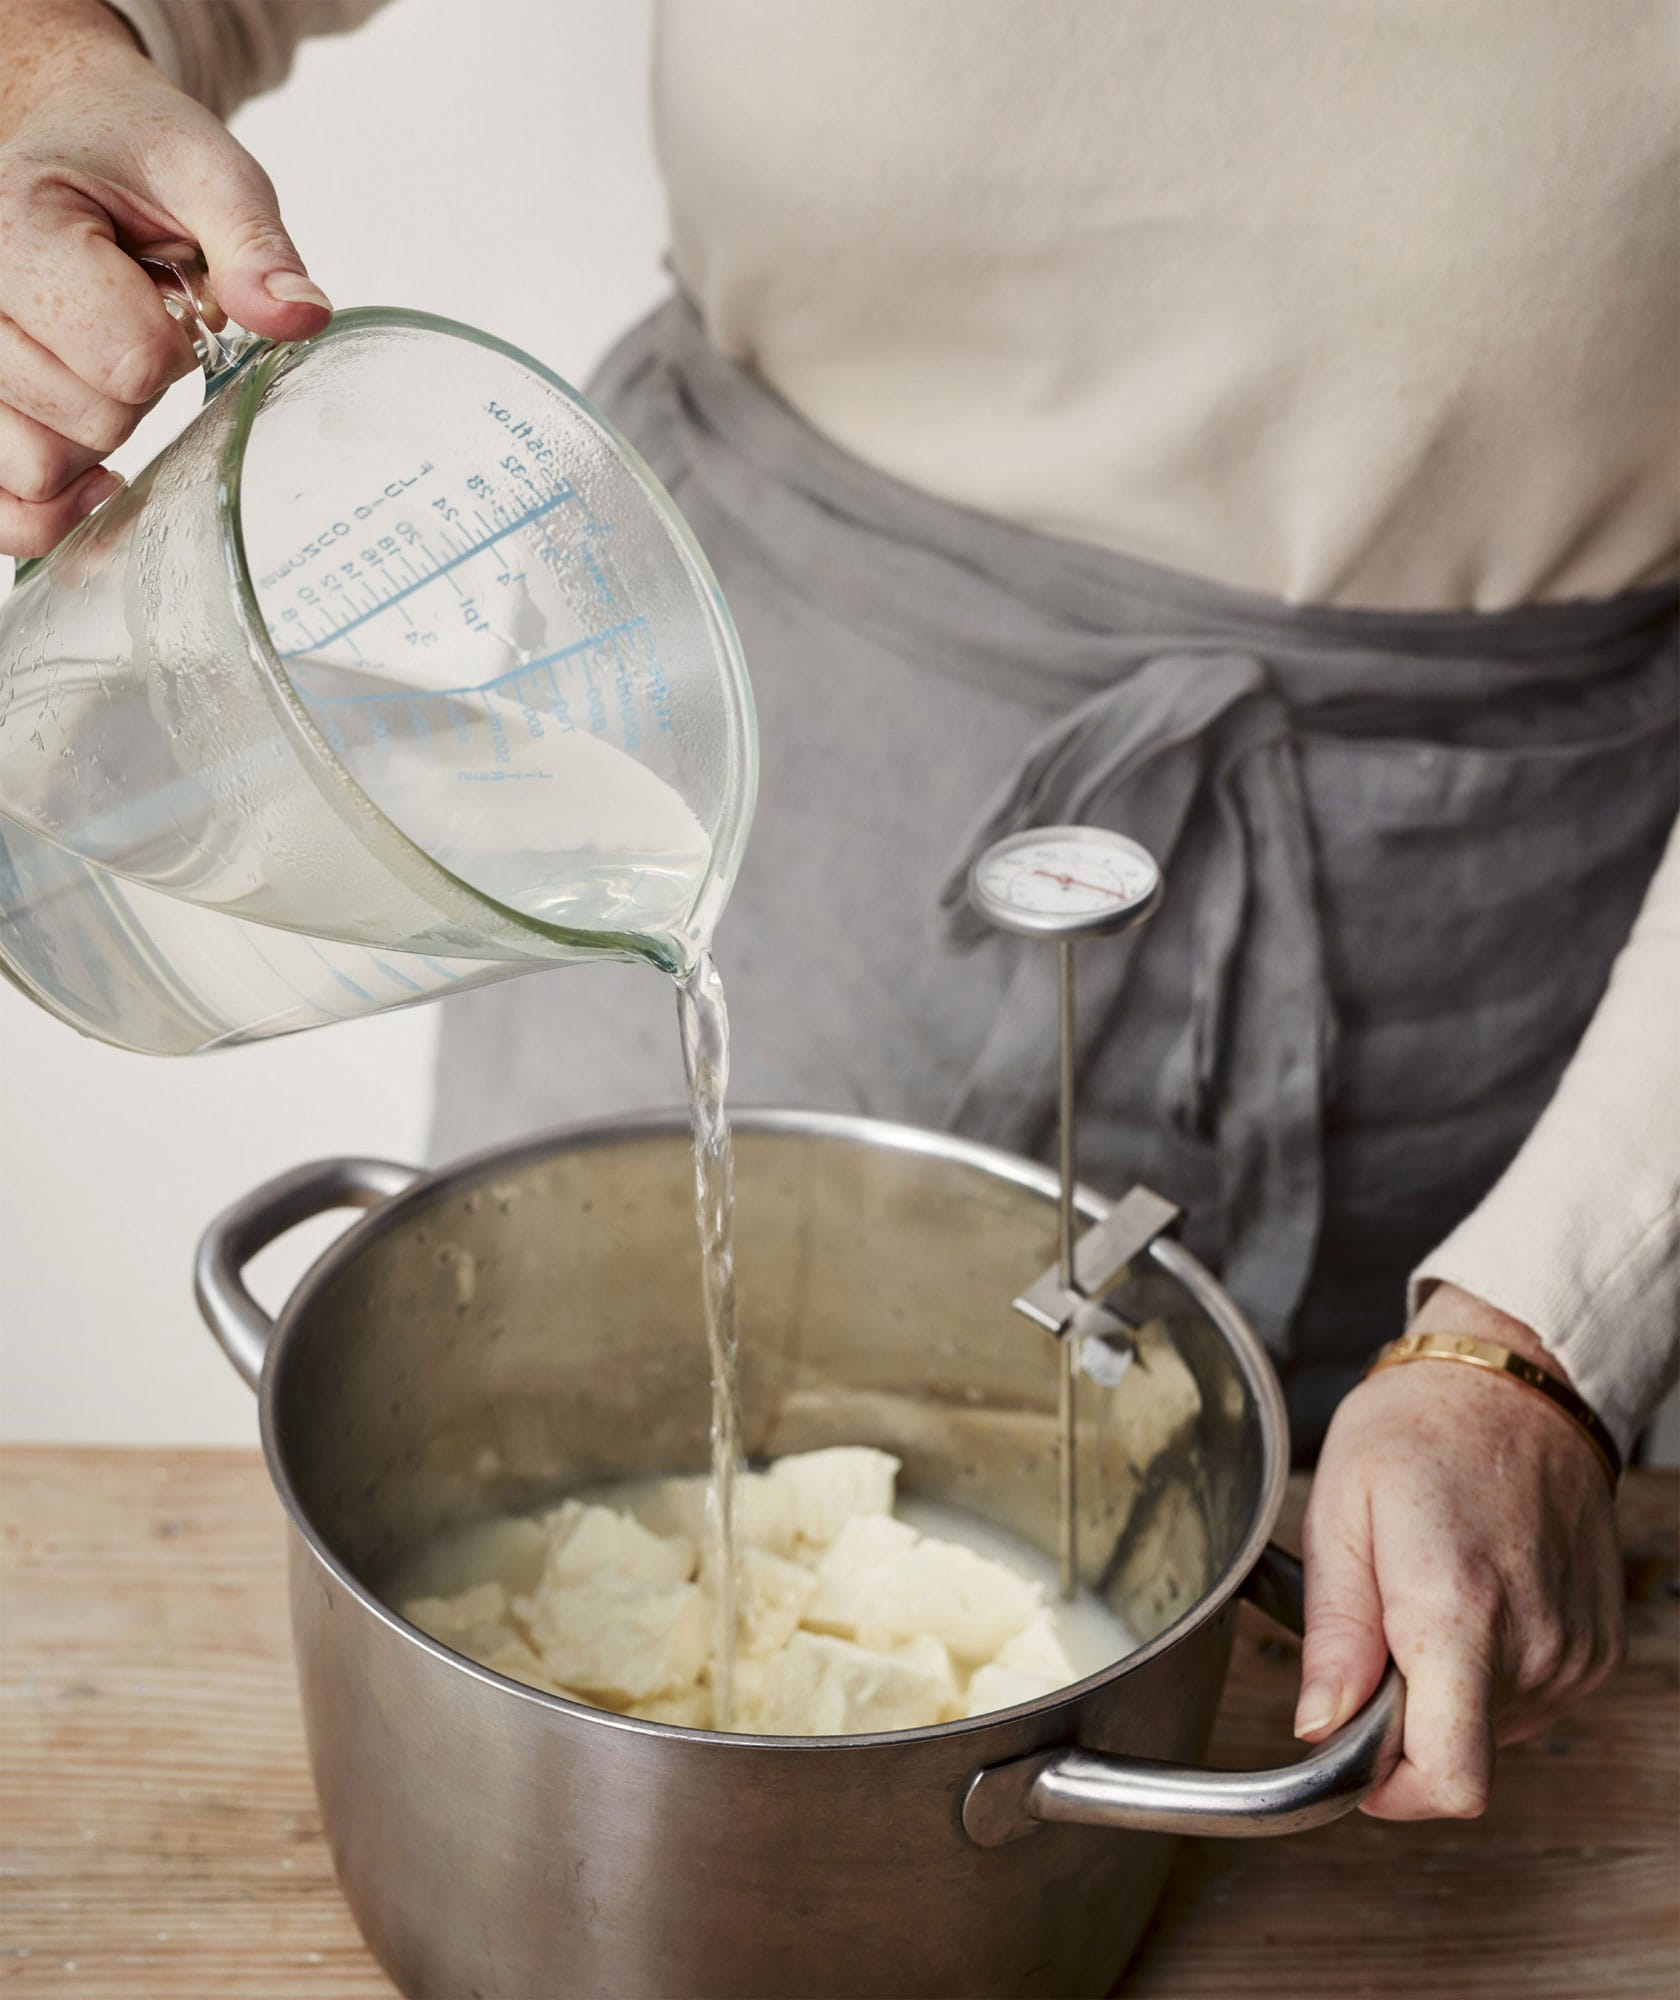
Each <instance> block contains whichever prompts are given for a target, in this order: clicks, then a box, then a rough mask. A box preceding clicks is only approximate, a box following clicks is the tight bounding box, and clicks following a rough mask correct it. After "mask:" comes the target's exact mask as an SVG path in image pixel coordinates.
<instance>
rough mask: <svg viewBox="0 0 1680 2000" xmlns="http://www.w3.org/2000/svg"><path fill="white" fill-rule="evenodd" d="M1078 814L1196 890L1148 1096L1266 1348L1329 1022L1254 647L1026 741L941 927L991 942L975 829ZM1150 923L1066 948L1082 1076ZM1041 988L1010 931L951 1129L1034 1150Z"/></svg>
mask: <svg viewBox="0 0 1680 2000" xmlns="http://www.w3.org/2000/svg"><path fill="white" fill-rule="evenodd" d="M1198 809H1201V810H1203V811H1206V812H1208V813H1210V814H1211V824H1212V829H1213V837H1212V839H1211V841H1209V840H1199V841H1198V842H1197V843H1195V847H1196V851H1197V852H1198V853H1200V854H1204V855H1206V856H1207V860H1206V862H1205V865H1203V866H1201V867H1200V868H1199V869H1198V870H1197V871H1196V876H1195V879H1189V878H1187V877H1186V875H1185V874H1184V873H1183V872H1182V871H1180V872H1178V873H1175V866H1174V864H1175V861H1178V860H1181V859H1182V858H1183V850H1184V849H1185V847H1186V846H1187V845H1188V843H1186V842H1185V840H1184V835H1185V831H1186V828H1187V827H1188V825H1189V823H1190V820H1191V817H1192V815H1193V814H1194V813H1196V812H1197V811H1198ZM1081 823H1083V824H1092V825H1098V826H1107V827H1111V828H1113V829H1115V830H1116V831H1120V832H1124V833H1128V834H1130V835H1132V836H1133V837H1134V838H1135V839H1138V840H1141V841H1142V842H1143V843H1144V845H1145V846H1146V847H1148V848H1149V850H1150V852H1151V853H1152V854H1154V856H1155V857H1156V859H1157V860H1158V861H1159V862H1160V863H1161V866H1162V869H1163V871H1164V873H1165V875H1166V880H1167V894H1168V895H1169V896H1177V897H1183V898H1186V899H1188V900H1190V901H1192V902H1193V903H1194V906H1195V912H1196V924H1195V951H1194V972H1193V976H1192V982H1191V992H1190V1004H1189V1012H1188V1016H1187V1018H1186V1020H1185V1023H1184V1026H1183V1030H1182V1032H1181V1033H1180V1034H1179V1036H1178V1037H1177V1038H1176V1040H1175V1042H1174V1045H1173V1052H1172V1056H1171V1058H1170V1060H1169V1063H1168V1066H1167V1072H1166V1074H1165V1076H1164V1077H1163V1092H1164V1096H1165V1101H1166V1103H1167V1105H1168V1107H1169V1110H1170V1114H1171V1115H1172V1116H1173V1117H1174V1118H1175V1120H1177V1121H1178V1122H1179V1123H1180V1124H1181V1125H1182V1126H1183V1127H1185V1128H1186V1129H1188V1130H1189V1131H1191V1132H1193V1133H1196V1134H1198V1135H1200V1136H1202V1137H1204V1138H1207V1139H1211V1141H1212V1143H1213V1145H1214V1147H1215V1150H1216V1156H1217V1160H1218V1174H1219V1205H1220V1224H1221V1236H1222V1241H1223V1246H1224V1250H1223V1259H1222V1262H1223V1274H1224V1278H1225V1281H1226V1283H1227V1284H1228V1285H1229V1286H1230V1288H1231V1290H1232V1291H1233V1292H1234V1293H1235V1295H1236V1296H1237V1298H1238V1299H1239V1300H1240V1301H1241V1302H1242V1304H1243V1306H1244V1307H1245V1308H1246V1309H1247V1311H1248V1312H1249V1313H1250V1315H1251V1316H1252V1317H1253V1320H1254V1322H1255V1325H1256V1327H1257V1328H1258V1330H1259V1332H1260V1333H1261V1336H1262V1337H1263V1338H1264V1339H1266V1340H1267V1341H1268V1342H1269V1343H1270V1344H1271V1345H1272V1346H1274V1347H1278V1348H1281V1347H1282V1346H1283V1344H1284V1342H1285V1340H1286V1337H1287V1333H1288V1328H1289V1322H1290V1319H1291V1317H1292V1316H1293V1314H1294V1312H1295V1309H1296V1307H1297V1306H1298V1305H1299V1303H1300V1300H1301V1296H1302V1293H1303V1292H1304V1290H1305V1288H1306V1283H1307V1279H1308V1276H1309V1274H1310V1273H1311V1270H1312V1266H1313V1260H1314V1256H1315V1253H1316V1250H1317V1245H1318V1235H1319V1228H1320V1223H1321V1220H1322V1216H1323V1208H1324V1196H1323V1175H1324V1164H1323V1141H1322V1127H1323V1115H1324V1100H1325V1078H1326V1075H1327V1072H1328V1068H1329V1064H1330V1059H1331V1041H1332V1032H1333V1014H1332V1007H1331V1001H1330V995H1329V988H1328V984H1327V982H1326V979H1325V974H1324V953H1323V945H1322V942H1321V938H1320V933H1319V920H1318V911H1317V906H1316V895H1315V886H1314V867H1313V851H1312V838H1311V834H1310V832H1309V829H1308V824H1307V815H1306V809H1305V804H1304V800H1303V795H1302V788H1301V778H1300V771H1299V768H1298V765H1297V761H1296V752H1295V741H1294V733H1293V728H1292V725H1291V719H1290V715H1289V711H1288V708H1287V706H1286V705H1285V703H1284V702H1283V701H1282V700H1281V699H1280V698H1279V697H1278V695H1277V694H1276V693H1275V691H1274V690H1273V688H1272V686H1271V684H1270V682H1269V680H1268V677H1267V674H1266V670H1265V668H1264V667H1263V666H1262V664H1261V663H1260V661H1259V660H1257V659H1255V658H1253V657H1252V656H1250V655H1248V654H1244V653H1190V652H1172V653H1162V654H1158V655H1156V656H1154V657H1153V658H1151V659H1149V660H1147V661H1146V662H1145V663H1144V664H1143V665H1142V666H1140V667H1139V668H1137V669H1136V671H1134V672H1133V673H1130V674H1128V675H1127V676H1126V677H1125V678H1124V679H1123V680H1120V681H1119V682H1117V683H1116V684H1115V685H1113V686H1111V687H1108V688H1105V689H1104V690H1103V691H1102V692H1101V693H1100V694H1097V695H1095V696H1092V697H1091V698H1089V699H1088V700H1086V701H1084V702H1081V703H1080V704H1079V705H1078V706H1077V707H1075V708H1074V709H1072V710H1070V711H1069V712H1068V713H1067V714H1066V715H1064V716H1062V717H1061V718H1060V719H1059V720H1058V721H1056V722H1055V723H1053V724H1052V725H1051V726H1050V727H1049V728H1048V729H1046V730H1044V731H1043V732H1042V733H1041V734H1040V735H1039V736H1038V737H1036V738H1035V739H1034V741H1033V742H1032V743H1031V744H1030V745H1029V746H1028V748H1027V750H1026V752H1025V753H1024V755H1023V756H1022V758H1021V761H1020V763H1019V764H1018V766H1017V767H1016V769H1015V770H1014V771H1013V772H1011V774H1010V775H1009V777H1008V778H1007V779H1006V780H1005V782H1004V783H1003V785H1002V786H1001V787H1000V788H999V790H998V792H997V793H996V794H995V795H994V797H993V799H992V800H991V802H990V803H989V804H988V805H987V807H986V809H985V811H984V812H983V813H982V815H981V816H980V819H979V821H978V823H977V824H976V826H975V827H974V829H973V831H972V832H971V834H970V835H969V837H968V840H967V841H966V842H965V844H964V848H963V853H962V858H961V860H960V862H959V864H958V865H957V867H956V868H954V869H953V870H952V872H951V874H950V876H949V878H948V879H947V881H946V883H945V886H944V888H943V889H942V891H941V894H940V913H941V924H942V928H943V931H944V934H945V937H946V939H947V940H948V941H949V942H951V943H954V944H957V945H960V946H972V945H974V944H977V943H979V942H980V941H981V940H982V939H983V938H986V937H989V936H991V935H993V934H992V933H991V932H990V930H989V929H988V928H987V926H986V925H985V924H984V923H983V921H982V920H981V919H980V918H979V917H977V916H976V915H975V913H974V911H973V910H972V908H971V907H970V906H969V902H968V871H969V868H970V867H971V865H972V864H973V861H974V859H975V857H976V856H977V855H978V854H980V853H981V852H982V851H983V850H984V849H985V848H986V847H988V846H989V845H990V844H991V843H992V842H993V841H994V840H998V839H1001V838H1002V837H1003V836H1004V835H1005V834H1008V833H1013V832H1015V831H1017V830H1021V829H1025V828H1027V827H1032V826H1056V825H1066V824H1081ZM1150 935H1151V932H1150V929H1149V927H1148V926H1145V927H1144V928H1143V929H1141V930H1138V931H1134V932H1130V933H1128V934H1127V935H1126V936H1124V937H1121V938H1117V939H1115V940H1113V941H1112V942H1109V943H1104V944H1102V945H1100V946H1099V947H1097V948H1095V949H1092V950H1090V951H1087V952H1085V953H1082V954H1081V958H1080V969H1081V980H1080V991H1081V1004H1080V1009H1079V1015H1078V1047H1077V1049H1076V1052H1075V1061H1076V1066H1077V1070H1078V1072H1079V1074H1080V1075H1081V1076H1083V1075H1084V1074H1086V1072H1087V1071H1088V1070H1089V1067H1090V1064H1091V1060H1092V1057H1093V1055H1094V1052H1095V1051H1096V1049H1097V1048H1098V1047H1099V1046H1101V1044H1102V1043H1103V1042H1104V1041H1106V1040H1107V1038H1108V1037H1109V1036H1110V1035H1111V1034H1112V1033H1117V1032H1122V1023H1123V1019H1124V1011H1123V1007H1124V999H1125V992H1126V987H1127V984H1128V981H1129V978H1130V973H1131V968H1132V965H1133V962H1134V958H1135V954H1136V953H1137V952H1139V951H1141V950H1146V949H1147V948H1148V940H1149V938H1150ZM1055 990H1056V968H1055V954H1054V953H1053V952H1048V951H1044V950H1042V949H1035V948H1034V947H1033V945H1032V944H1031V943H1030V942H1028V943H1026V944H1024V945H1022V946H1021V947H1020V949H1019V950H1018V951H1017V952H1016V963H1015V967H1014V970H1013V972H1012V973H1011V975H1010V978H1009V982H1008V985H1007V987H1006V990H1005V994H1004V999H1003V1003H1002V1005H1001V1007H1000V1008H999V1011H998V1015H997V1018H996V1021H995V1023H994V1025H993V1027H992V1029H991V1031H990V1033H989V1034H988V1035H987V1037H986V1040H985V1042H984V1043H983V1045H982V1047H981V1049H980V1051H979V1053H978V1055H977V1057H976V1059H975V1061H974V1064H973V1066H972V1068H971V1069H970V1071H969V1073H968V1075H967V1077H966V1078H965V1079H964V1082H963V1084H962V1085H961V1087H960V1088H959V1090H958V1092H957V1095H956V1097H955V1098H954V1099H953V1101H952V1103H951V1105H950V1107H949V1112H948V1118H949V1122H950V1123H952V1124H953V1125H956V1126H958V1127H959V1128H960V1129H961V1130H963V1131H965V1132H969V1133H972V1134H973V1135H974V1136H976V1137H978V1138H983V1139H986V1140H988V1141H990V1142H991V1143H993V1144H995V1145H1002V1146H1007V1147H1010V1148H1012V1149H1014V1150H1016V1151H1020V1152H1028V1153H1038V1152H1041V1151H1042V1150H1043V1149H1044V1147H1045V1146H1046V1144H1047V1143H1048V1140H1049V1136H1050V1132H1051V1129H1052V1126H1053V1123H1054V1117H1055V1103H1056V1048H1055V1036H1054V1023H1055V1020H1056V1006H1055ZM1169 1192H1170V1190H1169Z"/></svg>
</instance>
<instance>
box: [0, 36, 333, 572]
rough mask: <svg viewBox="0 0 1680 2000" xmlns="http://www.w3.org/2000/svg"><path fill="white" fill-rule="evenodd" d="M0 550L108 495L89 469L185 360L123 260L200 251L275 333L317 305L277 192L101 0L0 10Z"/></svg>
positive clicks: (185, 367)
mask: <svg viewBox="0 0 1680 2000" xmlns="http://www.w3.org/2000/svg"><path fill="white" fill-rule="evenodd" d="M0 47H3V48H4V50H5V61H4V62H3V63H0V553H5V554H9V555H16V556H20V557H23V556H33V555H42V554H45V552H46V551H47V550H48V549H50V548H52V547H53V546H54V544H55V543H57V542H58V541H59V540H60V539H61V538H62V537H63V536H64V535H65V534H66V533H67V532H68V531H69V529H70V528H71V527H72V526H73V525H74V524H75V523H76V521H78V520H79V519H80V518H81V517H82V516H83V515H84V514H86V513H88V512H90V511H91V510H92V508H93V507H94V506H96V505H97V504H98V502H99V501H100V500H101V499H103V498H105V497H106V495H107V494H108V493H110V492H111V491H113V490H114V489H115V486H116V484H117V483H118V482H117V481H116V479H115V476H114V475H113V474H110V473H107V472H104V471H102V470H100V469H98V466H99V460H100V459H101V458H102V457H104V456H105V454H106V453H107V452H110V451H113V450H114V449H115V448H116V447H117V445H119V444H120V443H122V441H123V440H124V439H125V438H126V437H127V436H128V435H129V433H130V432H131V431H132V430H133V429H134V426H135V425H136V424H137V423H138V422H139V420H140V418H141V417H142V416H144V415H145V413H146V411H147V410H148V409H150V408H151V406H152V404H153V403H154V402H155V401H156V399H157V397H158V396H159V395H160V394H161V393H162V392H163V390H164V389H165V388H167V387H168V385H169V384H170V383H171V382H172V381H174V380H175V379H176V378H177V377H179V376H181V375H184V374H186V373H188V372H189V371H190V370H191V368H192V367H193V366H194V362H193V355H192V348H191V344H190V343H189V342H188V340H187V338H186V336H185V334H183V333H182V332H181V330H180V328H179V327H177V326H176V324H175V322H174V321H173V320H172V319H171V318H170V317H169V315H168V314H167V313H166V312H165V311H164V309H163V306H162V303H161V301H160V299H159V297H158V293H157V290H156V288H155V286H154V285H153V284H152V281H151V280H150V279H149V278H148V277H147V276H146V274H145V273H144V272H143V271H142V270H141V269H140V267H139V266H138V265H137V264H136V263H135V262H134V261H133V259H132V257H130V256H129V255H128V254H127V252H128V251H130V250H133V249H137V248H142V247H145V246H147V245H149V244H153V243H159V242H162V241H165V240H167V239H170V238H176V239H183V238H184V239H186V240H188V241H192V242H197V243H200V244H201V245H202V246H203V247H204V250H205V254H206V256H207V258H208V261H209V265H210V275H211V283H212V285H213V287H214V289H215V292H216V296H217V297H218V298H219V299H220V300H221V302H222V304H223V305H224V306H225V307H226V308H227V309H228V310H229V311H230V312H231V313H232V314H233V315H234V317H235V318H237V319H238V320H239V321H240V323H241V324H243V325H245V326H249V327H251V328H252V329H253V330H254V331H255V332H258V333H266V334H270V335H273V336H274V337H276V338H278V339H301V338H303V337H305V336H307V335H308V334H311V333H318V332H319V331H320V329H321V327H322V326H324V325H325V324H326V321H327V317H328V314H329V312H330V310H331V309H330V307H328V306H326V305H325V303H324V302H323V303H322V304H319V305H316V304H311V303H308V302H307V301H305V302H296V301H293V302H284V301H281V300H278V299H276V298H274V297H272V296H271V295H270V294H269V292H268V291H267V289H266V287H265V280H266V279H267V278H269V277H270V276H272V275H274V274H277V273H285V272H289V273H294V274H298V275H300V276H301V275H302V273H303V262H302V259H301V258H300V257H299V255H298V253H297V251H296V249H295V248H294V247H293V245H292V243H291V241H290V239H289V238H288V237H287V235H286V232H285V229H284V227H283V225H282V223H281V221H280V216H279V212H278V208H277V206H276V203H275V197H274V190H273V188H272V187H271V186H270V185H269V182H268V178H267V176H266V175H265V174H264V173H263V171H262V169H261V168H260V167H259V166H258V165H257V163H256V161H255V160H253V159H252V158H251V156H250V154H249V153H247V152H246V151H245V149H244V148H243V147H242V146H240V145H239V144H238V143H237V141H235V140H234V139H233V138H232V137H231V136H230V135H229V133H228V131H227V129H226V127H225V126H224V125H223V124H222V123H221V121H220V120H219V119H218V118H216V117H214V116H213V115H212V114H211V113H210V112H209V111H207V110H205V109H204V107H203V106H202V105H200V104H196V103H194V102H193V100H192V99H191V98H189V97H187V96H185V95H183V93H182V92H180V91H178V90H177V89H176V88H175V87H174V85H173V84H171V83H170V82H169V81H168V79H167V78H166V77H165V76H164V75H163V74H162V72H161V71H159V70H158V69H157V68H156V67H155V66H154V65H153V64H152V63H151V62H150V61H149V60H148V59H147V58H146V57H145V56H144V55H143V54H142V53H141V52H140V49H139V48H138V46H137V45H136V43H135V41H134V38H133V36H132V35H131V34H130V33H129V31H128V28H127V27H126V25H125V24H124V23H123V22H122V21H121V20H120V19H119V17H118V16H117V15H115V14H113V13H112V12H111V11H110V10H109V9H108V8H106V7H105V6H103V5H101V4H100V0H0Z"/></svg>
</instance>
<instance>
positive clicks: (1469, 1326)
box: [1406, 1281, 1575, 1388]
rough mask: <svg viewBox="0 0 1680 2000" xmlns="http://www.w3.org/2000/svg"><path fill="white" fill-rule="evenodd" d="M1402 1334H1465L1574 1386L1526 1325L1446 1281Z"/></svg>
mask: <svg viewBox="0 0 1680 2000" xmlns="http://www.w3.org/2000/svg"><path fill="white" fill-rule="evenodd" d="M1406 1331H1407V1332H1408V1333H1467V1334H1470V1335H1471V1336H1473V1337H1474V1338H1475V1339H1477V1340H1491V1341H1493V1342H1495V1343H1496V1344H1497V1345H1498V1346H1500V1347H1508V1348H1509V1349H1510V1350H1511V1352H1512V1353H1513V1354H1520V1355H1521V1356H1522V1357H1523V1359H1524V1360H1525V1361H1533V1362H1535V1363H1537V1364H1538V1365H1539V1366H1540V1367H1542V1368H1545V1369H1549V1370H1550V1371H1551V1373H1552V1374H1554V1375H1556V1376H1558V1377H1560V1378H1561V1379H1562V1380H1563V1381H1564V1382H1567V1383H1569V1386H1570V1387H1571V1388H1573V1387H1574V1386H1575V1385H1574V1383H1573V1382H1571V1381H1570V1377H1569V1371H1568V1369H1567V1368H1565V1367H1564V1365H1563V1363H1562V1362H1561V1361H1559V1360H1558V1359H1557V1358H1556V1356H1555V1355H1553V1353H1552V1352H1551V1350H1550V1349H1549V1348H1548V1347H1547V1345H1546V1343H1545V1342H1544V1341H1543V1340H1542V1339H1541V1338H1540V1336H1539V1334H1537V1333H1536V1332H1535V1331H1534V1329H1533V1327H1531V1326H1529V1325H1528V1324H1527V1323H1526V1321H1523V1320H1520V1319H1514V1318H1513V1317H1512V1316H1511V1314H1510V1313H1508V1312H1502V1311H1501V1310H1500V1309H1499V1307H1498V1306H1495V1305H1490V1304H1489V1303H1488V1302H1487V1300H1486V1299H1480V1298H1477V1297H1476V1295H1475V1293H1474V1292H1467V1291H1464V1290H1463V1289H1462V1288H1461V1287H1460V1286H1458V1285H1454V1284H1451V1283H1448V1282H1446V1281H1443V1282H1441V1283H1440V1284H1437V1285H1434V1286H1432V1287H1431V1288H1430V1290H1429V1293H1428V1295H1427V1296H1426V1297H1425V1299H1424V1301H1423V1303H1422V1304H1421V1305H1420V1306H1419V1307H1418V1309H1417V1311H1416V1312H1415V1313H1414V1314H1413V1315H1412V1319H1411V1323H1410V1324H1409V1325H1408V1327H1407V1328H1406Z"/></svg>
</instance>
